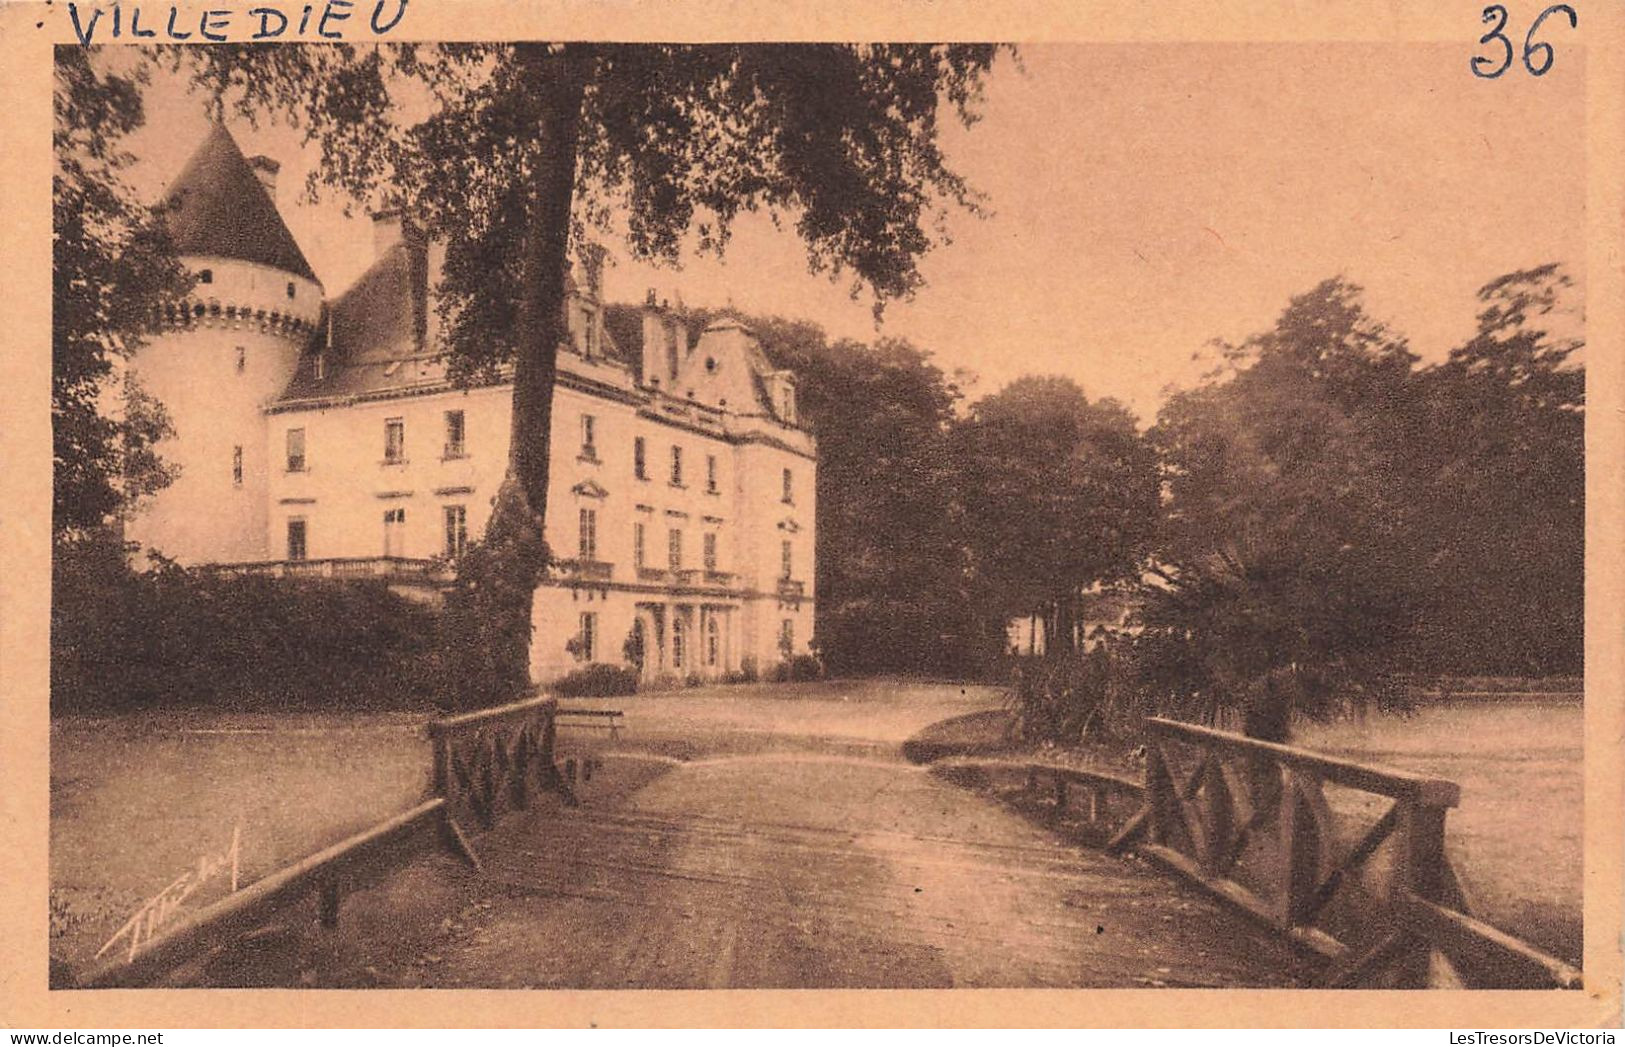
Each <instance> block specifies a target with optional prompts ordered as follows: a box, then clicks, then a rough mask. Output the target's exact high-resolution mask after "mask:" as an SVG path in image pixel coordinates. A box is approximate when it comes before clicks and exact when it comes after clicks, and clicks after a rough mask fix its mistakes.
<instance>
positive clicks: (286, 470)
mask: <svg viewBox="0 0 1625 1047" xmlns="http://www.w3.org/2000/svg"><path fill="white" fill-rule="evenodd" d="M216 148H217V149H218V148H221V147H220V146H219V145H218V143H216ZM234 148H235V147H234V146H232V149H234ZM227 159H228V160H229V159H230V158H229V157H228V158H227ZM261 181H262V182H263V181H264V179H263V177H262V179H261ZM271 188H272V187H271V186H267V189H271ZM242 191H244V192H247V191H249V190H247V189H246V188H244V189H243V190H242ZM377 239H378V242H377V247H378V251H379V260H378V263H377V264H376V265H375V267H374V270H373V271H370V272H369V273H368V274H367V275H365V276H363V277H362V278H361V280H359V281H358V282H357V284H356V286H355V287H353V288H352V289H351V290H350V291H348V292H346V293H345V295H342V296H339V297H338V298H336V299H333V300H330V301H326V302H324V301H323V299H322V292H321V288H320V285H318V284H316V283H314V282H313V281H311V280H307V279H304V278H302V277H298V276H295V275H294V274H292V273H289V272H282V271H278V270H276V269H274V268H269V267H266V266H264V265H261V264H258V263H255V262H250V261H243V260H237V259H232V258H228V257H215V256H203V255H188V256H183V262H184V263H185V264H186V265H187V266H189V267H190V268H191V269H192V270H193V271H194V272H201V271H202V270H204V269H208V270H210V277H211V282H210V283H209V284H207V285H204V284H200V285H199V286H198V287H197V288H196V289H195V290H194V292H193V294H194V296H195V298H196V299H197V300H196V301H193V302H188V303H187V304H186V306H185V308H184V310H174V311H171V313H170V315H169V316H168V318H167V321H166V323H165V324H164V326H163V327H162V328H161V329H160V331H159V332H158V333H157V334H156V335H155V336H154V337H153V338H152V339H151V340H150V342H149V344H148V345H147V347H146V348H145V349H143V351H142V352H141V353H140V354H139V356H138V357H137V359H136V360H135V362H134V367H135V369H136V371H137V373H138V374H139V376H140V378H141V380H142V382H143V383H144V384H145V385H146V386H147V388H148V389H149V390H150V391H151V392H152V393H153V394H154V395H156V396H157V397H158V398H159V399H160V400H161V401H162V402H163V403H164V405H165V406H166V408H167V409H168V410H169V412H170V415H171V418H172V421H173V423H174V425H175V428H176V433H177V435H176V437H175V438H174V439H173V440H171V441H168V442H166V443H165V444H164V445H163V446H162V447H161V448H160V453H161V454H163V455H164V456H165V457H166V458H168V459H169V460H171V461H175V462H177V463H178V464H180V465H181V467H182V473H181V477H180V479H179V480H178V481H177V482H176V483H175V484H174V485H172V486H171V487H170V488H168V489H166V490H164V491H162V492H160V493H159V494H158V495H157V496H156V497H155V498H154V499H153V500H152V502H151V504H150V505H148V506H145V507H144V508H143V509H142V510H141V511H140V512H139V514H138V515H136V516H135V517H134V518H132V519H131V520H130V521H128V523H127V529H126V535H127V537H129V538H131V539H133V540H134V541H136V542H138V543H140V544H142V545H143V546H145V547H147V548H150V549H153V550H156V551H158V552H161V553H163V554H164V555H166V556H170V557H173V558H175V559H177V560H179V561H181V562H183V563H190V564H234V565H250V566H251V567H252V568H253V569H260V570H274V571H275V572H277V573H294V574H316V575H336V576H351V575H368V574H377V573H385V574H388V575H390V576H392V577H397V578H399V577H402V576H403V573H406V572H410V571H412V570H414V569H417V570H418V571H419V573H420V575H421V574H422V573H423V570H424V569H426V568H428V567H429V566H430V561H433V560H436V559H437V558H442V557H446V558H451V559H455V557H456V555H458V554H459V553H460V552H461V549H462V548H463V547H464V544H465V543H466V542H467V541H472V540H477V539H478V538H479V536H480V535H481V534H483V532H484V529H485V526H486V523H487V521H488V519H489V516H490V513H491V509H492V505H493V502H494V498H495V495H496V492H497V488H498V486H499V484H500V483H501V482H502V479H503V477H504V474H505V471H506V467H507V459H508V442H509V438H510V428H511V426H510V413H511V395H512V387H511V385H508V384H498V385H490V386H483V387H476V388H472V389H459V388H456V387H454V386H453V385H452V384H451V383H450V382H449V381H448V380H447V378H446V373H445V367H444V362H443V361H442V360H440V359H438V358H437V350H436V347H435V346H434V344H433V331H432V330H430V329H429V328H431V327H432V321H431V322H430V323H425V322H424V321H423V320H422V319H419V320H418V321H417V323H416V327H415V329H414V323H413V319H412V318H413V317H414V316H416V317H419V318H422V317H425V316H428V317H432V316H433V306H432V303H425V302H424V301H422V300H421V295H422V294H423V293H424V292H425V289H426V286H431V285H432V278H430V279H428V280H425V279H424V278H423V277H422V276H416V277H414V276H413V275H412V274H417V273H421V272H423V271H424V270H425V269H426V267H427V265H428V264H430V263H432V259H433V254H434V252H433V251H432V250H427V249H426V248H424V247H422V246H421V245H419V246H418V247H416V248H415V247H414V245H413V244H411V243H408V242H404V241H403V240H402V238H401V234H400V221H399V218H398V217H397V216H387V217H385V218H383V219H382V220H380V222H379V236H378V238H377ZM413 250H419V251H421V252H422V253H420V254H417V255H413V254H411V253H410V252H411V251H413ZM588 275H589V280H590V283H589V285H588V286H587V287H586V288H585V289H584V290H583V291H577V290H576V289H575V288H573V287H572V289H571V293H570V295H569V303H568V307H567V316H568V319H569V327H570V329H571V341H570V343H569V344H567V345H566V346H564V347H561V351H560V354H559V378H558V385H557V389H556V391H555V394H554V403H553V431H552V437H551V439H552V455H551V461H552V467H551V479H550V485H549V500H548V507H547V540H548V545H549V548H550V550H551V551H552V553H553V557H554V560H555V561H556V563H555V566H554V568H553V569H552V571H551V576H550V578H549V580H548V581H547V582H546V583H544V584H543V585H542V586H541V587H540V588H539V589H538V591H537V594H536V600H535V605H534V615H533V624H534V627H535V629H534V633H533V640H532V648H531V669H532V675H533V677H534V678H535V679H536V680H537V681H539V682H546V681H549V680H552V679H556V678H558V677H559V676H562V675H564V674H566V673H568V672H570V671H571V670H574V669H577V668H579V667H581V666H583V665H586V664H589V663H593V662H603V663H611V664H621V663H628V662H635V661H641V664H642V669H643V674H644V676H645V677H647V678H660V677H667V676H671V677H690V676H700V677H704V678H713V677H717V676H721V675H724V674H726V673H729V672H735V671H739V670H740V669H742V668H745V667H748V666H752V665H754V667H756V668H757V669H761V670H765V669H767V668H768V667H770V666H771V665H773V664H774V663H776V662H778V661H781V660H783V659H784V658H786V657H787V656H790V655H795V654H804V653H807V651H808V649H809V648H808V643H809V641H810V639H811V636H812V628H813V605H814V593H813V587H812V579H813V577H814V570H813V568H814V557H815V555H816V550H815V542H814V534H815V532H814V519H815V510H816V506H815V504H814V482H815V468H816V449H815V444H814V441H813V438H812V436H811V435H810V434H809V433H808V432H806V431H805V430H804V429H802V428H801V427H800V426H799V425H798V424H797V418H796V413H795V410H796V408H795V389H794V383H793V379H792V378H791V376H789V375H788V374H787V373H784V372H776V371H773V370H772V369H771V367H770V366H769V365H768V363H767V360H766V358H765V356H763V354H762V352H761V349H760V346H759V345H758V344H757V343H756V341H755V339H754V337H753V336H751V334H750V333H749V332H748V331H746V330H745V329H744V328H742V327H740V326H739V325H737V324H735V323H732V322H723V323H719V324H715V325H713V326H712V327H711V328H710V329H708V330H706V331H705V332H703V333H702V334H701V336H700V337H699V339H698V340H697V342H694V343H693V344H690V343H691V340H690V338H689V337H688V333H687V332H686V331H685V330H684V328H683V325H682V322H681V318H680V317H678V316H676V315H675V314H673V313H671V312H670V311H669V310H666V309H664V308H660V307H656V306H654V305H653V304H650V305H648V306H646V307H644V309H643V310H642V313H641V316H640V317H639V321H640V323H639V325H638V326H639V327H640V328H641V332H640V333H641V334H642V345H641V347H640V348H639V351H636V352H634V351H633V348H634V347H631V346H620V345H617V344H616V343H615V341H614V339H613V337H612V336H611V335H610V333H609V332H608V331H606V329H605V325H604V317H603V313H604V310H603V308H602V306H601V304H600V303H599V301H598V298H597V293H596V286H595V284H596V274H595V273H593V272H589V274H588ZM414 279H415V280H416V284H415V285H414V284H413V280H414ZM414 286H416V288H417V290H416V293H417V294H418V295H419V296H420V298H419V299H417V300H414V299H413V298H412V297H411V295H412V293H413V287H414ZM290 289H291V292H292V295H291V297H290ZM216 306H218V307H219V308H218V310H217V309H216ZM199 307H201V313H200V312H199ZM228 308H230V309H231V312H230V313H229V315H228V313H227V311H226V310H227V309H228ZM273 314H274V316H273ZM358 325H359V326H358ZM628 340H630V339H628ZM674 393H675V394H676V395H674ZM640 540H641V550H640V548H639V542H640ZM634 636H636V637H637V639H636V640H634V639H633V638H634ZM640 651H641V658H639V652H640Z"/></svg>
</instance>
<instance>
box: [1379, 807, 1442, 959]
mask: <svg viewBox="0 0 1625 1047" xmlns="http://www.w3.org/2000/svg"><path fill="white" fill-rule="evenodd" d="M1445 810H1446V809H1445V808H1444V807H1437V806H1431V805H1425V804H1421V803H1416V802H1414V801H1408V802H1402V803H1401V804H1400V807H1399V825H1398V827H1397V829H1396V830H1395V833H1394V843H1395V849H1394V868H1393V882H1392V883H1391V884H1390V885H1389V889H1390V891H1391V892H1392V893H1391V895H1390V911H1400V909H1399V908H1398V907H1397V906H1396V903H1398V902H1399V901H1401V900H1402V899H1403V897H1404V894H1405V893H1410V894H1414V895H1416V896H1417V897H1418V898H1424V899H1426V900H1428V901H1437V900H1438V899H1439V897H1440V896H1441V895H1442V894H1443V892H1444V886H1445V879H1446V876H1447V872H1446V864H1445V853H1444V816H1445ZM1417 942H1418V945H1419V946H1420V947H1419V948H1416V949H1412V950H1410V951H1409V952H1408V953H1406V954H1405V955H1404V956H1402V957H1400V959H1399V960H1398V962H1397V963H1396V964H1395V965H1394V966H1395V969H1396V970H1397V972H1398V974H1399V979H1400V981H1399V987H1400V988H1405V989H1425V988H1427V987H1428V985H1429V984H1430V982H1431V981H1432V978H1431V974H1432V971H1433V969H1434V966H1435V965H1434V960H1433V949H1432V948H1431V947H1430V946H1429V945H1428V943H1427V942H1425V941H1421V940H1420V939H1417Z"/></svg>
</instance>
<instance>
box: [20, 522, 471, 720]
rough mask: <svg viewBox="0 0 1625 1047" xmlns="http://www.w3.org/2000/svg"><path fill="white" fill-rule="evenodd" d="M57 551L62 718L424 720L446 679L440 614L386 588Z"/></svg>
mask: <svg viewBox="0 0 1625 1047" xmlns="http://www.w3.org/2000/svg"><path fill="white" fill-rule="evenodd" d="M55 552H56V555H55V557H54V560H53V564H52V576H53V592H52V603H51V709H52V712H53V713H62V712H72V711H79V710H88V709H136V708H153V707H162V706H178V705H198V704H210V705H216V706H222V707H231V708H249V709H282V708H323V709H351V708H357V707H372V708H379V707H390V708H403V707H415V706H424V705H427V704H429V700H430V697H431V695H432V693H433V690H434V682H435V681H436V680H437V679H438V678H439V667H438V660H437V657H436V654H437V652H436V638H437V620H436V615H435V612H434V611H433V610H431V609H429V608H428V607H425V606H423V605H422V604H419V603H416V602H414V601H412V600H409V599H407V598H405V597H402V596H400V595H399V594H397V593H395V592H392V591H391V590H390V589H389V588H388V587H387V586H386V585H385V584H384V583H383V582H381V581H373V580H366V581H356V582H346V583H342V584H334V583H331V582H321V581H314V580H311V581H299V580H292V579H277V578H264V577H253V576H249V577H231V576H226V575H220V574H216V573H213V572H208V571H197V570H188V569H185V568H182V567H179V566H177V565H175V564H173V563H166V562H160V563H159V564H158V566H157V567H155V568H154V569H152V570H148V571H135V570H132V569H131V568H130V566H129V565H128V563H127V562H126V560H125V558H124V553H123V550H122V549H121V548H120V547H119V545H118V544H117V543H116V542H113V541H108V540H89V539H87V540H83V541H77V542H64V543H62V544H60V545H59V546H58V547H57V549H56V550H55Z"/></svg>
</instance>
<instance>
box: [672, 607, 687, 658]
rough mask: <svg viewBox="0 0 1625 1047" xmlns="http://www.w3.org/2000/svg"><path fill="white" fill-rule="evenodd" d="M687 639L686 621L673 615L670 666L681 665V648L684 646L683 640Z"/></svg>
mask: <svg viewBox="0 0 1625 1047" xmlns="http://www.w3.org/2000/svg"><path fill="white" fill-rule="evenodd" d="M687 639H688V625H687V623H686V622H684V621H683V619H682V618H680V617H673V618H672V620H671V667H672V668H673V669H681V668H682V667H683V655H684V653H685V652H684V651H683V648H684V647H685V646H686V643H685V641H686V640H687Z"/></svg>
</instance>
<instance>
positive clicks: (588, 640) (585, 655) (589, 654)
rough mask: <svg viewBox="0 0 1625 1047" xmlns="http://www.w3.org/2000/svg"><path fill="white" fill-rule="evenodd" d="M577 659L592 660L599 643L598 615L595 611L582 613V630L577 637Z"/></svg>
mask: <svg viewBox="0 0 1625 1047" xmlns="http://www.w3.org/2000/svg"><path fill="white" fill-rule="evenodd" d="M576 641H577V647H576V661H578V662H590V661H592V659H593V650H594V648H595V647H596V646H597V644H598V615H597V614H596V613H595V612H593V611H586V612H583V613H582V615H581V632H580V633H579V634H577V637H576Z"/></svg>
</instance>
